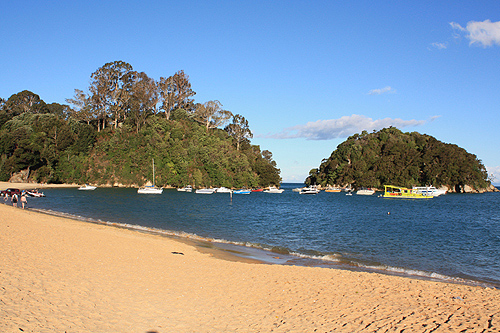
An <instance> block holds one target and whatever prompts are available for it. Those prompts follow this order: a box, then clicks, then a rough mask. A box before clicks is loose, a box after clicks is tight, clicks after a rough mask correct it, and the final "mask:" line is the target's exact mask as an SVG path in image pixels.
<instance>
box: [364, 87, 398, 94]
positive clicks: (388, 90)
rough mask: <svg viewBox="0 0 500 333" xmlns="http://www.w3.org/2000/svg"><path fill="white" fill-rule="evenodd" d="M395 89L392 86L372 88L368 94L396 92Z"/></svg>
mask: <svg viewBox="0 0 500 333" xmlns="http://www.w3.org/2000/svg"><path fill="white" fill-rule="evenodd" d="M394 92H395V90H394V89H392V88H391V87H389V86H387V87H385V88H382V89H372V90H370V91H369V92H368V95H382V94H385V93H394Z"/></svg>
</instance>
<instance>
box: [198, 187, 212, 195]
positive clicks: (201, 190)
mask: <svg viewBox="0 0 500 333" xmlns="http://www.w3.org/2000/svg"><path fill="white" fill-rule="evenodd" d="M195 193H196V194H213V193H215V189H214V188H199V189H197V190H196V191H195Z"/></svg>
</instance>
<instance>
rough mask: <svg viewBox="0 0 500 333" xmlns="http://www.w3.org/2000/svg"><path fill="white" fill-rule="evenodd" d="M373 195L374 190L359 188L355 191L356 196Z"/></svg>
mask: <svg viewBox="0 0 500 333" xmlns="http://www.w3.org/2000/svg"><path fill="white" fill-rule="evenodd" d="M373 193H375V190H373V189H371V188H361V189H359V190H357V191H356V194H357V195H372V194H373Z"/></svg>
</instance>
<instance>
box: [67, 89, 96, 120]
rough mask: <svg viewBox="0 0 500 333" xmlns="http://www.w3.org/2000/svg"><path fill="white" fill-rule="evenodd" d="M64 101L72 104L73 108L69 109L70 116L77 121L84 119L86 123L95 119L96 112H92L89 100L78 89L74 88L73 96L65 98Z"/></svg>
mask: <svg viewBox="0 0 500 333" xmlns="http://www.w3.org/2000/svg"><path fill="white" fill-rule="evenodd" d="M66 102H67V103H69V104H72V105H73V106H74V109H72V110H71V111H70V117H71V118H73V119H76V120H78V121H84V122H86V123H87V125H90V122H91V121H92V120H94V119H97V114H95V113H94V112H93V110H94V109H93V108H92V105H91V100H90V98H89V97H88V96H87V94H85V93H84V92H83V91H82V90H80V89H75V95H74V97H73V98H66Z"/></svg>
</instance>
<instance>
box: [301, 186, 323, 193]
mask: <svg viewBox="0 0 500 333" xmlns="http://www.w3.org/2000/svg"><path fill="white" fill-rule="evenodd" d="M318 193H319V190H318V187H317V186H315V185H311V186H309V187H304V188H302V189H301V190H300V192H299V194H318Z"/></svg>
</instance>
